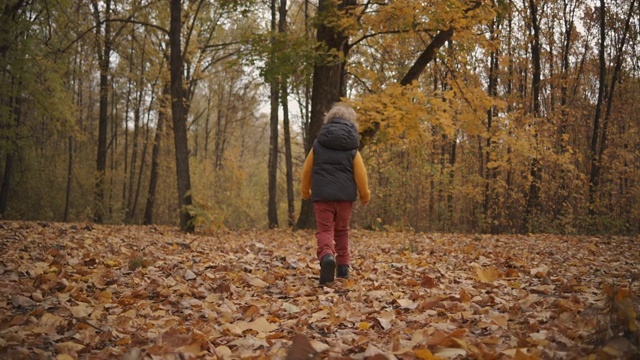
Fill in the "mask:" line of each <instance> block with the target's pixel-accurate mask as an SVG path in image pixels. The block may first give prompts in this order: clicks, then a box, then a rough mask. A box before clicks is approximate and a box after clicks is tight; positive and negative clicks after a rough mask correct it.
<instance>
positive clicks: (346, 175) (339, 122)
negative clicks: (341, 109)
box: [311, 119, 359, 201]
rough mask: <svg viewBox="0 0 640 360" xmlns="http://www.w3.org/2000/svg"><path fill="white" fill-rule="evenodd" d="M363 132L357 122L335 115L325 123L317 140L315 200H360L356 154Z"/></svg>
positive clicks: (313, 181)
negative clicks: (359, 134)
mask: <svg viewBox="0 0 640 360" xmlns="http://www.w3.org/2000/svg"><path fill="white" fill-rule="evenodd" d="M358 146H359V136H358V130H357V129H356V127H355V125H354V124H353V123H352V122H350V121H347V120H343V119H333V120H331V121H330V122H327V123H326V124H324V125H323V126H322V128H321V129H320V132H319V133H318V138H317V139H316V141H315V142H314V143H313V171H312V173H311V196H312V198H313V200H314V201H356V199H357V196H358V192H357V187H356V182H355V180H354V178H353V158H354V157H355V155H356V152H357V151H358Z"/></svg>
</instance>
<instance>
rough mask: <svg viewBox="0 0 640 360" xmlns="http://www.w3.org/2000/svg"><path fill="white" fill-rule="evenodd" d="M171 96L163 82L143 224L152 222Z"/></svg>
mask: <svg viewBox="0 0 640 360" xmlns="http://www.w3.org/2000/svg"><path fill="white" fill-rule="evenodd" d="M170 98H171V87H170V85H169V84H165V85H164V87H163V89H162V97H161V99H160V107H159V108H160V110H159V113H158V124H157V125H156V135H155V140H154V141H153V148H152V150H151V174H150V175H149V190H148V192H147V204H146V206H145V209H144V220H143V223H144V224H145V225H149V224H153V209H154V208H155V203H156V191H157V188H158V174H159V168H160V144H161V143H162V138H163V136H164V126H165V121H166V119H167V118H168V117H169V114H168V104H167V100H169V99H170Z"/></svg>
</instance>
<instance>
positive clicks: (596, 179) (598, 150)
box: [589, 0, 635, 216]
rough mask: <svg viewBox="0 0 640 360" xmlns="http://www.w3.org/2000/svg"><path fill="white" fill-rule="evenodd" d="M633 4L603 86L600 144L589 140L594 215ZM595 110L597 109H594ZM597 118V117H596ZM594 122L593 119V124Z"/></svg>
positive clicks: (601, 24)
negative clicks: (608, 83)
mask: <svg viewBox="0 0 640 360" xmlns="http://www.w3.org/2000/svg"><path fill="white" fill-rule="evenodd" d="M634 5H635V0H632V1H631V4H630V5H629V12H628V14H627V19H626V21H625V27H624V30H623V33H622V38H621V40H620V45H619V47H618V49H617V51H616V58H615V67H614V69H613V74H612V76H611V83H610V85H609V90H608V91H607V90H606V88H605V94H604V97H605V98H606V102H607V103H606V110H605V115H604V119H603V120H602V131H601V132H602V135H601V138H600V144H599V145H598V139H597V136H594V137H593V138H592V142H591V152H592V158H591V174H590V177H589V214H590V215H592V216H593V215H595V213H596V210H597V209H596V201H595V199H596V194H597V192H598V187H599V186H600V172H601V170H602V156H603V154H604V151H605V149H606V145H607V144H606V143H607V129H608V126H609V118H610V115H611V106H612V104H613V95H614V91H615V88H616V83H617V82H618V75H619V74H620V71H621V69H622V55H623V50H624V46H625V43H626V40H627V34H628V32H629V27H630V23H631V18H632V16H633V8H634ZM600 6H601V9H602V13H601V19H600V26H601V30H600V36H602V39H601V51H604V48H603V47H604V42H605V41H604V30H603V28H604V24H605V21H604V18H605V11H604V0H601V1H600ZM600 60H601V61H602V63H601V65H600V66H601V69H600V71H601V74H600V75H601V76H602V75H603V72H604V73H605V74H604V77H602V78H601V84H600V85H601V86H603V87H604V86H606V85H603V84H602V82H604V81H606V70H603V69H604V68H606V67H605V65H604V55H601V57H600ZM599 95H600V93H599V92H598V100H600V96H599ZM596 112H597V111H596ZM596 120H597V119H596ZM595 123H596V122H595V121H594V124H595ZM595 131H596V128H595V125H594V135H595V134H596V132H595Z"/></svg>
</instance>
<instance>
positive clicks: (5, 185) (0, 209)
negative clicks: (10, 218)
mask: <svg viewBox="0 0 640 360" xmlns="http://www.w3.org/2000/svg"><path fill="white" fill-rule="evenodd" d="M12 176H13V154H11V153H8V154H7V155H6V156H5V163H4V175H3V176H2V186H1V187H0V215H2V216H4V215H5V214H6V213H7V209H8V207H9V192H10V191H11V177H12Z"/></svg>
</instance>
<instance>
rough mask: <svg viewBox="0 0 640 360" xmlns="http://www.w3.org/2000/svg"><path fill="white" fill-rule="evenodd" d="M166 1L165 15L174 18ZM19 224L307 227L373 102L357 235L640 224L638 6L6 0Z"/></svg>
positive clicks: (5, 122)
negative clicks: (319, 193)
mask: <svg viewBox="0 0 640 360" xmlns="http://www.w3.org/2000/svg"><path fill="white" fill-rule="evenodd" d="M168 4H169V6H167V5H168ZM0 17H1V18H0V28H1V31H0V34H1V35H0V78H1V87H0V169H1V170H0V175H1V178H0V179H1V186H0V214H1V216H2V218H3V219H14V220H42V221H62V222H70V221H91V222H95V223H104V224H165V225H178V224H179V225H180V227H181V228H182V229H183V230H187V231H193V230H194V229H195V228H200V229H210V230H217V229H250V228H278V227H279V228H287V227H288V228H301V229H304V228H310V227H313V225H314V223H313V215H312V213H311V206H310V204H308V203H307V202H306V201H301V200H300V195H299V175H300V168H301V166H302V163H303V161H304V158H305V155H306V153H307V152H308V150H309V149H310V146H311V143H312V142H313V140H314V139H315V136H316V134H317V132H318V130H319V128H320V126H321V125H322V116H323V114H324V113H325V112H326V111H327V110H328V109H329V107H330V106H331V104H333V103H336V102H339V101H343V102H347V103H349V104H351V105H352V106H353V107H354V108H355V109H356V110H357V112H358V116H359V118H358V121H359V129H360V135H361V139H360V151H361V153H362V156H363V158H364V161H365V164H366V167H367V172H368V175H369V182H370V186H371V191H372V200H371V203H370V204H369V206H367V207H356V210H355V213H354V216H353V226H354V227H355V228H362V229H369V230H386V231H390V230H401V231H404V230H407V231H416V232H458V233H556V234H586V233H607V234H634V233H636V234H637V233H638V231H639V230H640V202H639V201H638V199H640V184H639V180H640V136H639V130H640V99H639V98H640V56H638V54H639V53H640V49H639V46H640V38H639V29H640V10H639V9H638V4H637V3H636V1H635V0H616V1H604V0H599V1H581V0H523V1H514V0H492V1H488V0H461V1H456V0H451V1H416V0H397V1H373V0H366V1H356V0H316V1H309V0H289V1H287V0H277V1H276V0H270V1H266V0H262V1H252V0H250V1H246V0H245V1H234V0H220V1H204V0H188V1H179V0H172V1H169V2H167V1H155V0H101V1H99V0H92V1H69V0H41V1H35V0H7V1H3V5H2V7H1V8H0Z"/></svg>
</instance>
